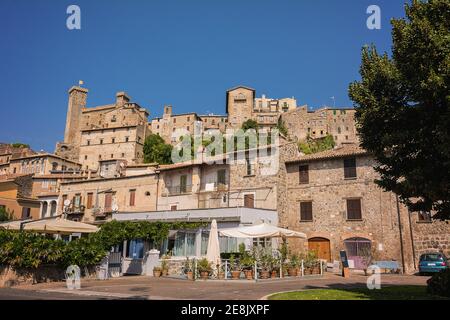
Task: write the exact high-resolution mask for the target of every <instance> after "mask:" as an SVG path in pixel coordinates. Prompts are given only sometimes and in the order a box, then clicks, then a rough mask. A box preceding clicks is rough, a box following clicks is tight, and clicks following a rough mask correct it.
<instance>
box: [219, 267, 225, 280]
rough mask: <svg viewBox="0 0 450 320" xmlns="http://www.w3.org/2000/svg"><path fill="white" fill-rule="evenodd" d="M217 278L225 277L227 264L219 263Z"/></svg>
mask: <svg viewBox="0 0 450 320" xmlns="http://www.w3.org/2000/svg"><path fill="white" fill-rule="evenodd" d="M217 278H218V279H219V280H223V279H225V265H224V264H219V265H217Z"/></svg>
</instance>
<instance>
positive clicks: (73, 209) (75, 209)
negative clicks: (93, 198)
mask: <svg viewBox="0 0 450 320" xmlns="http://www.w3.org/2000/svg"><path fill="white" fill-rule="evenodd" d="M65 210H66V213H67V214H84V211H85V210H86V207H85V206H83V205H79V206H75V205H72V206H69V207H67V208H66V209H65Z"/></svg>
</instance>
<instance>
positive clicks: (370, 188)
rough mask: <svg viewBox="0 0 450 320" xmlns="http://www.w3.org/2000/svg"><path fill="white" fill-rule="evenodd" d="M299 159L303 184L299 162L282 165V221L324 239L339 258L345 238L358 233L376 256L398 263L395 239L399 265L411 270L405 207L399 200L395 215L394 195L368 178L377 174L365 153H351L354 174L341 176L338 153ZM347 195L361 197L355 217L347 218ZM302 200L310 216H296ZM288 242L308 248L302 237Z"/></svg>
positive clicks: (341, 159) (298, 246)
mask: <svg viewBox="0 0 450 320" xmlns="http://www.w3.org/2000/svg"><path fill="white" fill-rule="evenodd" d="M301 164H308V165H309V183H308V184H299V171H298V167H299V165H300V163H289V164H288V165H287V173H286V174H287V201H286V202H285V203H286V206H287V207H286V208H285V209H284V210H285V212H286V214H285V215H281V216H280V223H281V224H282V225H283V226H285V227H288V228H290V229H294V230H297V231H300V232H304V233H305V234H306V235H307V237H308V239H311V238H322V239H327V240H329V243H330V251H331V252H330V253H331V260H338V259H339V251H340V250H345V249H346V247H345V244H344V241H345V240H346V239H349V238H354V237H359V238H365V239H368V240H370V241H371V246H372V249H373V250H374V254H375V258H376V259H378V260H396V261H397V262H398V263H399V265H400V266H401V265H402V254H401V244H400V241H401V243H402V245H403V260H404V262H405V270H406V272H412V271H413V269H414V268H413V260H412V243H411V236H410V233H409V232H408V230H409V221H408V210H407V209H406V208H405V207H404V206H402V205H401V204H399V210H400V219H399V217H398V211H397V201H396V197H395V195H393V194H392V193H389V192H384V191H382V190H381V189H380V188H379V187H378V186H377V185H376V184H375V183H374V179H375V178H376V176H377V175H376V173H375V171H374V170H373V168H372V167H373V165H374V164H375V162H374V160H373V159H372V158H371V157H369V156H357V158H356V164H357V178H356V179H344V167H343V158H337V159H328V160H320V161H319V160H317V161H311V162H308V163H301ZM349 198H357V199H360V200H361V211H362V219H361V220H348V218H347V199H349ZM302 201H311V202H312V212H313V220H312V221H301V220H300V202H302ZM283 204H284V203H281V205H283ZM400 228H401V230H402V237H400ZM290 244H291V246H292V248H293V249H294V250H297V251H303V250H305V249H308V241H290Z"/></svg>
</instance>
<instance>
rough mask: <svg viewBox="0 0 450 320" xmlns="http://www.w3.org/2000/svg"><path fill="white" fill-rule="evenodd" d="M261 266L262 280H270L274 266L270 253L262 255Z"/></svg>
mask: <svg viewBox="0 0 450 320" xmlns="http://www.w3.org/2000/svg"><path fill="white" fill-rule="evenodd" d="M259 265H260V266H261V272H260V277H261V279H269V277H270V271H271V265H272V255H271V254H270V253H269V252H264V253H262V254H261V255H260V259H259Z"/></svg>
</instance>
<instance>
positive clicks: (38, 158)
mask: <svg viewBox="0 0 450 320" xmlns="http://www.w3.org/2000/svg"><path fill="white" fill-rule="evenodd" d="M80 169H81V165H80V164H79V163H77V162H75V161H71V160H68V159H65V158H62V157H60V156H57V155H54V154H51V153H35V154H33V155H28V156H23V157H17V158H13V159H11V160H10V162H9V173H10V174H29V173H32V174H35V175H47V174H51V173H59V172H67V173H69V174H70V173H73V172H78V171H80Z"/></svg>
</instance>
